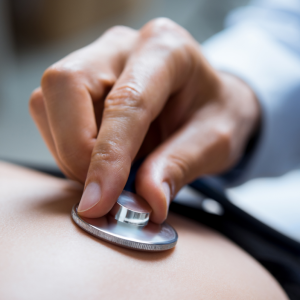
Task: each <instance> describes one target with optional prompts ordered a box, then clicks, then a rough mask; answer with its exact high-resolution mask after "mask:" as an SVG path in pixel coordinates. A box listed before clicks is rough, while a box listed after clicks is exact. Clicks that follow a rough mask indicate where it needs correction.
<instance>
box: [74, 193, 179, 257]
mask: <svg viewBox="0 0 300 300" xmlns="http://www.w3.org/2000/svg"><path fill="white" fill-rule="evenodd" d="M122 195H123V196H124V195H126V197H129V198H131V199H130V201H129V200H128V199H127V200H126V199H124V197H121V200H120V201H119V199H120V198H119V199H118V205H115V206H114V208H113V209H112V211H111V212H110V213H108V214H107V215H106V216H103V217H101V218H94V219H92V218H84V217H81V216H79V215H78V214H77V207H78V204H76V205H74V206H73V209H72V218H73V220H74V222H75V223H76V224H77V225H78V226H79V227H81V228H82V229H83V230H85V231H87V232H88V233H90V234H92V235H93V236H95V237H97V238H100V239H102V240H105V241H108V242H110V243H113V244H116V245H119V246H122V247H126V248H131V249H135V250H142V251H163V250H168V249H171V248H173V247H174V246H175V245H176V243H177V239H178V235H177V232H176V230H175V229H174V228H173V227H172V226H170V225H169V224H167V223H166V222H164V223H163V224H160V225H159V224H155V223H153V222H151V221H149V222H148V220H149V216H150V213H151V208H150V207H149V205H148V204H147V203H146V202H145V200H143V199H142V198H140V199H139V197H138V198H136V197H135V196H137V195H135V194H132V193H127V192H126V193H122ZM126 197H125V198H126ZM132 199H133V200H132ZM136 199H138V200H137V201H136ZM139 200H142V201H139ZM133 202H134V203H133ZM136 202H139V203H138V204H137V203H136ZM144 204H146V205H144ZM149 209H150V212H149ZM124 212H126V213H124ZM134 213H137V215H134ZM122 214H123V216H122ZM147 214H148V216H147ZM124 216H125V217H124ZM145 220H147V225H144V226H142V225H141V224H139V223H141V222H144V223H145Z"/></svg>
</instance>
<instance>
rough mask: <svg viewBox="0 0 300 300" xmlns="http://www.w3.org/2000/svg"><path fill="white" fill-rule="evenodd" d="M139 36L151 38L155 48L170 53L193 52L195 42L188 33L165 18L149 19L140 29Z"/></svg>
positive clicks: (145, 38)
mask: <svg viewBox="0 0 300 300" xmlns="http://www.w3.org/2000/svg"><path fill="white" fill-rule="evenodd" d="M140 36H141V39H143V40H151V43H152V45H153V46H155V48H156V49H160V50H165V51H167V52H168V53H171V54H175V55H177V54H178V53H186V52H188V53H190V52H191V51H193V52H194V50H193V49H194V48H195V42H194V40H193V39H192V38H191V36H190V35H189V33H188V32H187V31H186V30H185V29H183V28H182V27H181V26H179V25H178V24H176V23H175V22H173V21H172V20H170V19H167V18H157V19H154V20H152V21H150V22H149V23H147V24H146V25H145V26H144V27H143V28H142V29H141V31H140Z"/></svg>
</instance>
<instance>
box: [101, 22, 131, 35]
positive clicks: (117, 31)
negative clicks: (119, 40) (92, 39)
mask: <svg viewBox="0 0 300 300" xmlns="http://www.w3.org/2000/svg"><path fill="white" fill-rule="evenodd" d="M105 34H109V35H113V36H117V37H119V36H121V37H124V36H132V35H134V34H136V30H134V29H132V28H130V27H127V26H121V25H116V26H113V27H111V28H109V29H108V30H107V31H106V32H105Z"/></svg>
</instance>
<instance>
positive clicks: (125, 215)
mask: <svg viewBox="0 0 300 300" xmlns="http://www.w3.org/2000/svg"><path fill="white" fill-rule="evenodd" d="M151 212H152V209H151V207H150V206H149V204H148V203H147V202H146V201H145V200H144V199H143V198H142V197H140V196H138V195H136V194H134V193H130V192H127V191H123V192H122V194H121V195H120V196H119V198H118V201H117V203H116V204H115V205H114V207H113V208H112V210H111V211H110V214H111V215H112V216H113V217H114V218H115V219H116V220H117V221H120V222H124V223H128V224H131V225H135V226H145V225H147V224H148V221H149V217H150V214H151Z"/></svg>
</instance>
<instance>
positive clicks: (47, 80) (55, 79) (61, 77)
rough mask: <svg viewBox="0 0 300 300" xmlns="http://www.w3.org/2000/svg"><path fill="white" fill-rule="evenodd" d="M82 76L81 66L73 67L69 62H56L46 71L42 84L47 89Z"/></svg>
mask: <svg viewBox="0 0 300 300" xmlns="http://www.w3.org/2000/svg"><path fill="white" fill-rule="evenodd" d="M81 76H82V71H81V70H80V69H79V68H73V67H72V66H71V65H69V64H67V63H64V64H54V65H53V66H51V67H49V68H48V69H47V70H46V71H45V72H44V74H43V76H42V80H41V86H42V88H43V90H46V91H47V90H49V89H52V88H54V87H57V86H60V85H62V84H63V85H64V84H68V83H70V82H74V81H77V79H78V78H80V77H81Z"/></svg>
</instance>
